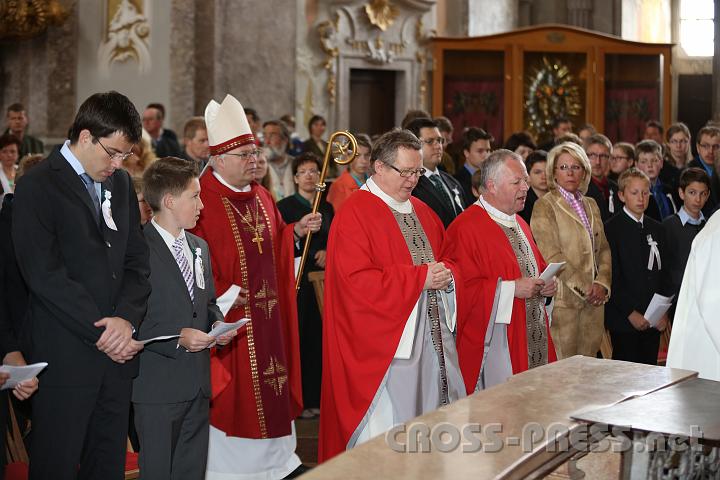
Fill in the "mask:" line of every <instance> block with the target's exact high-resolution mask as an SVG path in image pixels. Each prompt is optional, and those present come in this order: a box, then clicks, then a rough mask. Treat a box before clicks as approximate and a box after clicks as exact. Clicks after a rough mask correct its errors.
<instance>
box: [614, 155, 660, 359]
mask: <svg viewBox="0 0 720 480" xmlns="http://www.w3.org/2000/svg"><path fill="white" fill-rule="evenodd" d="M618 183H619V191H618V195H619V196H620V200H622V202H623V203H624V207H623V208H622V210H621V211H620V212H618V213H616V214H615V216H613V217H612V218H611V219H610V220H608V221H607V223H606V224H605V236H606V237H607V240H608V243H609V244H610V251H611V253H612V294H611V295H610V299H609V300H608V303H607V304H605V328H607V329H608V330H609V331H610V338H611V340H612V346H613V355H612V356H613V359H614V360H626V361H630V362H637V363H646V364H650V365H655V364H656V363H657V355H658V348H659V346H660V331H662V330H664V329H665V327H666V326H667V322H668V316H667V313H666V314H665V315H664V316H663V318H662V319H660V321H659V323H658V325H657V327H652V326H651V325H650V322H648V320H647V319H646V318H645V317H644V316H643V315H644V313H645V310H646V309H647V307H648V305H649V304H650V300H651V299H652V297H653V295H654V294H655V293H659V294H662V295H670V293H671V292H670V290H671V288H670V282H669V275H668V274H667V263H666V261H665V248H666V244H665V234H664V230H663V228H662V225H661V224H660V223H659V222H657V221H656V220H653V219H652V218H650V217H648V216H647V215H645V210H646V209H647V207H648V203H649V202H650V179H649V178H648V177H647V175H645V173H643V172H642V171H640V170H638V169H636V168H630V169H628V170H626V171H625V172H623V174H622V175H620V179H619V182H618Z"/></svg>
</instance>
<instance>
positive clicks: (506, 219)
mask: <svg viewBox="0 0 720 480" xmlns="http://www.w3.org/2000/svg"><path fill="white" fill-rule="evenodd" d="M475 203H476V204H477V205H479V206H480V207H482V208H484V209H485V211H486V212H487V213H488V215H490V217H491V218H492V219H493V220H495V222H497V223H501V224H503V225H505V226H506V227H509V228H518V223H517V214H515V213H513V214H512V215H508V214H507V213H505V212H501V211H500V210H498V209H497V208H495V207H493V206H492V205H490V204H489V203H488V202H487V200H485V198H483V196H482V195H480V198H478V199H477V202H475Z"/></svg>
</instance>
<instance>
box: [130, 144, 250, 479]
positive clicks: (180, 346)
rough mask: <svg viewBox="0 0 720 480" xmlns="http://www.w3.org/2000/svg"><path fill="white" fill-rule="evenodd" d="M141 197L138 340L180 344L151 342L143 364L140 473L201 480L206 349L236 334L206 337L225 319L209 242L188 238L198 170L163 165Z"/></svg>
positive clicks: (137, 391) (176, 162)
mask: <svg viewBox="0 0 720 480" xmlns="http://www.w3.org/2000/svg"><path fill="white" fill-rule="evenodd" d="M143 195H144V197H145V200H146V201H147V203H148V204H149V205H150V207H151V208H152V210H153V218H152V220H150V221H149V222H148V223H147V224H146V225H145V227H144V229H143V234H144V235H145V240H146V241H147V243H148V246H149V248H150V283H151V285H152V293H151V294H150V298H149V300H148V308H147V313H146V315H145V319H144V320H143V322H142V324H141V325H140V331H139V333H138V338H139V339H140V340H143V339H150V338H155V337H158V336H165V335H180V337H179V338H173V339H169V340H160V341H155V342H151V343H148V344H147V345H146V346H145V351H144V352H143V354H142V355H141V357H140V373H139V374H138V376H137V378H136V379H135V380H134V382H133V393H132V401H133V406H134V409H135V426H136V428H137V432H138V437H139V439H140V474H141V475H142V478H167V479H178V480H179V479H182V480H186V479H198V480H200V479H204V478H205V465H206V462H207V452H208V437H209V408H210V350H209V348H210V347H213V346H214V345H215V344H216V342H217V344H219V345H225V344H227V343H228V342H229V341H230V340H231V338H232V337H233V336H234V335H235V334H236V332H233V333H232V334H227V335H225V336H220V337H218V338H217V339H215V338H214V337H211V336H209V335H208V334H207V333H206V332H208V331H209V330H210V328H211V326H212V325H213V324H214V323H215V322H219V321H222V320H223V315H222V313H221V312H220V309H219V308H218V306H217V305H216V304H215V286H214V283H213V276H212V271H211V267H210V254H209V251H208V246H207V243H206V242H205V240H203V239H201V238H200V237H197V236H195V235H193V234H191V233H189V232H187V231H186V230H187V229H191V228H193V227H195V223H196V222H197V219H198V217H199V215H200V210H202V208H203V204H202V201H201V200H200V183H199V181H198V174H197V170H196V167H195V165H194V164H192V163H190V162H187V161H185V160H181V159H179V158H174V157H166V158H162V159H160V160H158V161H157V162H155V163H153V164H152V165H150V167H148V169H147V170H146V171H145V173H144V175H143Z"/></svg>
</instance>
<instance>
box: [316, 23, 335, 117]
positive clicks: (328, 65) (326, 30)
mask: <svg viewBox="0 0 720 480" xmlns="http://www.w3.org/2000/svg"><path fill="white" fill-rule="evenodd" d="M317 31H318V34H319V35H320V46H321V47H322V49H323V51H324V52H325V55H327V59H326V61H325V63H324V64H323V68H324V69H325V71H326V72H327V74H328V82H327V92H328V96H329V98H330V103H331V104H334V103H335V97H336V94H337V62H336V61H335V59H336V58H337V56H338V52H339V48H338V47H339V43H340V42H339V40H338V16H335V21H333V22H331V21H329V20H326V21H324V22H322V23H320V24H319V25H318V26H317Z"/></svg>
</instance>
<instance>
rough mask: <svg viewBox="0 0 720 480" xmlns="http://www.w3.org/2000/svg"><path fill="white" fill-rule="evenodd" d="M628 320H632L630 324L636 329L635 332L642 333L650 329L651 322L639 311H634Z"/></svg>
mask: <svg viewBox="0 0 720 480" xmlns="http://www.w3.org/2000/svg"><path fill="white" fill-rule="evenodd" d="M628 320H630V323H631V324H632V326H633V327H634V328H635V330H638V331H641V332H642V331H644V330H647V329H648V328H650V322H648V321H647V319H646V318H645V317H643V316H642V314H641V313H640V312H638V311H637V310H633V312H632V313H631V314H630V315H628Z"/></svg>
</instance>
